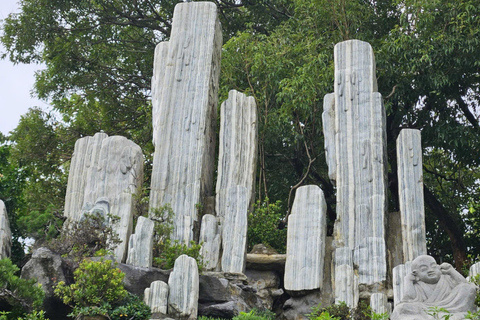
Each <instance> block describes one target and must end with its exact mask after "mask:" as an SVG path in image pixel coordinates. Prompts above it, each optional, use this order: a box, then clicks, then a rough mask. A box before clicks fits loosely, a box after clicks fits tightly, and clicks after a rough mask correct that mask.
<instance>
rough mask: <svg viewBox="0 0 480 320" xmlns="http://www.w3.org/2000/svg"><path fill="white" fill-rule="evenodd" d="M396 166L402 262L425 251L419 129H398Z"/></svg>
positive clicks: (410, 259)
mask: <svg viewBox="0 0 480 320" xmlns="http://www.w3.org/2000/svg"><path fill="white" fill-rule="evenodd" d="M397 165H398V171H397V172H398V195H399V202H400V216H401V223H402V239H403V262H404V263H405V262H407V261H413V259H415V258H416V257H418V256H421V255H424V254H427V244H426V236H425V211H424V204H423V167H422V143H421V136H420V130H416V129H403V130H402V131H400V134H399V136H398V138H397Z"/></svg>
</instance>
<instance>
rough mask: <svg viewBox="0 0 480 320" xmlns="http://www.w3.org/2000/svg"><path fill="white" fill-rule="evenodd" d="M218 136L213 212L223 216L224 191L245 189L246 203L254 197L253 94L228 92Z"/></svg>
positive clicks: (254, 137)
mask: <svg viewBox="0 0 480 320" xmlns="http://www.w3.org/2000/svg"><path fill="white" fill-rule="evenodd" d="M220 121H221V124H220V139H219V155H218V176H217V185H216V201H215V206H216V212H217V214H218V215H220V216H222V214H223V213H224V211H225V210H224V208H225V207H226V206H227V205H228V202H227V203H226V197H227V192H228V190H229V189H230V188H231V187H235V186H237V185H238V186H243V187H245V188H247V192H246V193H247V202H248V204H249V205H250V204H252V202H253V199H254V196H255V176H256V163H257V105H256V104H255V99H254V98H253V97H247V96H246V95H245V94H243V93H241V92H238V91H236V90H231V91H230V92H229V93H228V99H227V100H226V101H225V102H224V103H222V106H221V110H220Z"/></svg>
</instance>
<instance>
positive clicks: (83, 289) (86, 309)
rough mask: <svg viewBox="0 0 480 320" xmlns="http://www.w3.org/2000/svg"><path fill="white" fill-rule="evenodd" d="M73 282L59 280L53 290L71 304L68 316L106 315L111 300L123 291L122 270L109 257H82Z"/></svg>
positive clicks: (120, 297)
mask: <svg viewBox="0 0 480 320" xmlns="http://www.w3.org/2000/svg"><path fill="white" fill-rule="evenodd" d="M73 275H74V279H75V283H73V284H71V285H69V286H67V285H66V284H65V282H63V281H61V282H59V283H58V284H57V286H56V288H55V294H56V295H57V296H58V297H59V298H61V299H62V300H63V302H64V303H65V304H67V305H70V306H72V307H73V312H72V314H70V316H72V317H77V316H79V315H97V314H101V315H106V314H108V312H109V310H110V309H111V304H112V303H115V302H118V301H120V300H122V299H124V298H125V297H126V295H127V291H126V290H125V288H124V287H123V283H122V280H123V278H124V277H125V274H124V273H123V272H121V271H120V269H117V268H116V267H115V266H114V265H113V264H112V261H111V260H105V261H103V260H102V261H90V260H87V259H85V260H83V261H82V262H81V263H80V266H79V267H78V269H76V270H75V272H74V274H73Z"/></svg>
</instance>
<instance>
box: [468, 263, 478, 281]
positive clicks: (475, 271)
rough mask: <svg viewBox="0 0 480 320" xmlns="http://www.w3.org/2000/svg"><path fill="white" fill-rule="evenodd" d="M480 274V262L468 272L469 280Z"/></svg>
mask: <svg viewBox="0 0 480 320" xmlns="http://www.w3.org/2000/svg"><path fill="white" fill-rule="evenodd" d="M478 274H480V262H477V263H475V264H473V265H472V266H471V267H470V269H469V271H468V278H469V279H471V278H473V277H475V276H476V275H478Z"/></svg>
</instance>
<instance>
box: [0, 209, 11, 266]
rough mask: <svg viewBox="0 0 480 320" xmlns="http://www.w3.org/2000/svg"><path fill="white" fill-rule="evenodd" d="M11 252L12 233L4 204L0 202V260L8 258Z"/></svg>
mask: <svg viewBox="0 0 480 320" xmlns="http://www.w3.org/2000/svg"><path fill="white" fill-rule="evenodd" d="M11 250H12V232H11V231H10V223H9V222H8V215H7V209H6V208H5V203H3V201H2V200H0V259H4V258H9V257H10V254H11Z"/></svg>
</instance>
